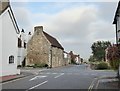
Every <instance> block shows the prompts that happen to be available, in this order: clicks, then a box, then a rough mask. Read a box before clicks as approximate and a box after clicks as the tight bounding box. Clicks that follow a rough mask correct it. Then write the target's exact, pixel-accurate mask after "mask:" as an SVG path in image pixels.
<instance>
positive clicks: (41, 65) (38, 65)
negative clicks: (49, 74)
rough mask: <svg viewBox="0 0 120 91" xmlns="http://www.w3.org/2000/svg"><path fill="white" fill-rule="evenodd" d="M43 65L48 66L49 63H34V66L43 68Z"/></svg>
mask: <svg viewBox="0 0 120 91" xmlns="http://www.w3.org/2000/svg"><path fill="white" fill-rule="evenodd" d="M42 67H48V65H47V64H45V63H41V64H34V65H33V68H42Z"/></svg>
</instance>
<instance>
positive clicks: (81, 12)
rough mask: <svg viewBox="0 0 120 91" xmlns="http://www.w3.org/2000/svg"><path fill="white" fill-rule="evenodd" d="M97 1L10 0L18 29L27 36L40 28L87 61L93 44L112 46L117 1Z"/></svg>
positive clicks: (66, 49) (65, 48)
mask: <svg viewBox="0 0 120 91" xmlns="http://www.w3.org/2000/svg"><path fill="white" fill-rule="evenodd" d="M96 1H97V0H96ZM96 1H95V0H87V1H85V0H82V1H80V0H74V1H72V0H70V1H66V2H65V1H64V0H62V1H61V2H57V1H55V0H53V1H52V0H51V1H49V2H48V1H46V0H45V1H44V2H43V1H39V0H37V1H35V0H34V1H31V0H23V1H22V0H21V1H12V0H11V7H12V9H13V12H14V14H15V17H16V20H17V23H18V26H19V28H20V29H24V30H25V32H26V33H28V32H29V31H32V32H33V31H34V30H33V29H34V27H35V26H43V28H44V31H45V32H47V33H48V34H50V35H52V36H53V37H55V38H56V39H57V40H58V41H59V42H60V43H61V45H62V46H63V47H64V50H65V51H67V52H69V51H73V52H74V53H75V54H79V55H80V56H81V57H82V58H84V59H88V58H89V56H90V55H91V52H92V50H91V45H92V44H93V42H96V41H110V42H111V43H115V26H114V25H113V24H112V23H113V19H114V15H115V11H116V8H117V4H118V0H115V1H113V0H112V1H111V0H109V2H108V1H106V2H105V0H101V1H99V0H98V1H97V2H96Z"/></svg>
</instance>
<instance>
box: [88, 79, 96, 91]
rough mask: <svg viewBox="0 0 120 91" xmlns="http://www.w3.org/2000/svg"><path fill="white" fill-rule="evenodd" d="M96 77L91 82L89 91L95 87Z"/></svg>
mask: <svg viewBox="0 0 120 91" xmlns="http://www.w3.org/2000/svg"><path fill="white" fill-rule="evenodd" d="M96 79H97V78H94V80H93V81H92V82H91V84H90V86H89V88H88V91H91V90H92V89H93V87H94V83H95V81H96Z"/></svg>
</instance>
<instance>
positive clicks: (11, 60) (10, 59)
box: [9, 55, 14, 64]
mask: <svg viewBox="0 0 120 91" xmlns="http://www.w3.org/2000/svg"><path fill="white" fill-rule="evenodd" d="M11 63H14V56H13V55H11V56H9V64H11Z"/></svg>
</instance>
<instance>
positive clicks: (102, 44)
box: [91, 41, 111, 61]
mask: <svg viewBox="0 0 120 91" xmlns="http://www.w3.org/2000/svg"><path fill="white" fill-rule="evenodd" d="M109 46H111V43H110V42H109V41H97V42H94V43H93V44H92V46H91V49H92V54H93V59H94V60H95V61H102V60H105V49H106V48H107V47H109Z"/></svg>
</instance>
